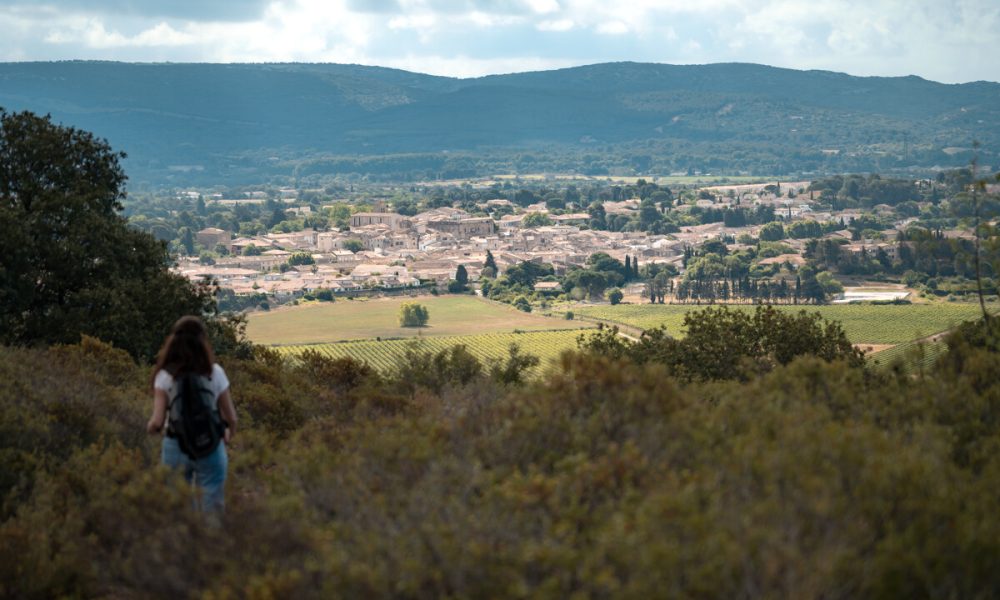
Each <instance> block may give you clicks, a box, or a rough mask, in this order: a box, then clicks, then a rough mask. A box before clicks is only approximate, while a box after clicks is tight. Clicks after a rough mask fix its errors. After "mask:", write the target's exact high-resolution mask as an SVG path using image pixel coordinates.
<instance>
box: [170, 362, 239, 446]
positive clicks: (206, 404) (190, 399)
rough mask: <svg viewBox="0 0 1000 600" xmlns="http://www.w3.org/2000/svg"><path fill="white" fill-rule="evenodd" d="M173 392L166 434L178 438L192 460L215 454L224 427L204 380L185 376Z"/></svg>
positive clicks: (209, 389)
mask: <svg viewBox="0 0 1000 600" xmlns="http://www.w3.org/2000/svg"><path fill="white" fill-rule="evenodd" d="M176 383H177V385H176V388H175V389H176V393H175V395H174V397H173V398H171V399H170V406H168V407H167V412H168V419H169V423H168V432H169V435H171V436H172V437H174V438H176V439H177V444H178V445H179V446H180V448H181V450H182V451H183V452H184V454H187V455H188V456H189V457H191V458H192V459H198V458H204V457H206V456H208V455H209V454H211V453H212V452H215V449H216V448H217V447H218V446H219V441H220V440H222V435H223V433H224V431H225V425H224V424H223V422H222V418H221V417H220V416H219V411H218V408H217V407H213V405H214V404H215V392H214V391H212V385H211V382H210V380H209V379H208V378H207V377H204V376H202V375H198V374H197V373H184V374H183V375H179V376H178V379H177V382H176Z"/></svg>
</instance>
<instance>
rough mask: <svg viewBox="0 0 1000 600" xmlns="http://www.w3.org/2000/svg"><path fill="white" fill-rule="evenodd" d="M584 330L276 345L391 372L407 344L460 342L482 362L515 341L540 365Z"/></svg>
mask: <svg viewBox="0 0 1000 600" xmlns="http://www.w3.org/2000/svg"><path fill="white" fill-rule="evenodd" d="M586 331H587V330H582V329H575V330H563V331H534V332H525V333H481V334H476V335H453V336H434V337H420V338H416V339H408V340H382V341H375V340H362V341H355V342H340V343H336V344H313V345H293V346H280V347H278V348H276V350H278V351H279V352H280V353H282V354H284V355H286V356H295V355H297V354H300V353H302V352H304V351H305V350H315V351H317V352H320V353H321V354H324V355H326V356H329V357H331V358H343V357H350V358H354V359H357V360H361V361H364V362H366V363H368V364H369V365H371V366H372V367H374V368H375V369H377V370H379V371H382V372H383V373H391V372H392V371H394V370H395V369H396V368H397V365H398V364H399V362H400V360H402V358H403V356H404V355H405V353H406V348H407V347H408V346H409V345H410V344H416V345H417V347H418V348H419V349H420V350H424V351H430V352H438V351H440V350H444V349H447V348H451V347H452V346H457V345H459V344H462V345H464V346H465V347H466V349H468V350H469V352H471V353H472V354H473V355H475V356H476V358H478V359H479V360H481V361H483V362H484V363H486V362H489V361H491V360H497V359H503V358H505V357H506V356H507V350H508V348H509V347H510V345H511V344H517V345H518V346H520V347H521V350H523V351H524V352H525V353H526V354H533V355H535V356H537V357H538V358H540V359H541V361H542V362H541V364H540V365H539V366H540V367H541V368H544V367H545V366H546V365H547V364H548V363H549V361H551V360H552V359H555V358H557V357H558V356H559V355H560V354H561V353H562V352H563V351H564V350H571V349H574V348H576V339H577V337H578V336H579V335H581V334H583V333H585V332H586Z"/></svg>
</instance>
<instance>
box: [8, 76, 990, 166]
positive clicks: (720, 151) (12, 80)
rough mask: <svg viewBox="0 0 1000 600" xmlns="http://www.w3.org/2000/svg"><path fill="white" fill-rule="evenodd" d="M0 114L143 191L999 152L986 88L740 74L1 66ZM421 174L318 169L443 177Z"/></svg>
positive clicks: (891, 162) (923, 159) (923, 160)
mask: <svg viewBox="0 0 1000 600" xmlns="http://www.w3.org/2000/svg"><path fill="white" fill-rule="evenodd" d="M0 106H2V107H4V108H6V109H7V110H32V111H35V112H39V113H51V114H52V115H53V118H54V119H55V120H57V121H59V122H62V123H64V124H67V125H73V126H77V127H80V128H83V129H88V130H91V131H94V132H95V133H96V134H97V135H99V136H101V137H105V138H107V139H108V140H109V141H110V142H111V144H112V145H113V146H114V147H115V148H116V149H121V150H124V151H125V152H126V153H128V154H129V156H130V158H129V159H128V162H127V163H126V167H127V169H128V171H129V174H130V176H131V177H132V178H133V180H134V181H139V182H146V183H151V184H154V185H170V184H177V183H180V182H181V180H182V179H183V174H184V173H187V175H188V176H189V178H192V179H199V178H200V179H204V180H206V181H210V180H213V179H215V180H218V181H220V182H223V181H228V182H234V181H239V182H245V183H250V182H252V181H253V180H255V179H256V180H258V181H259V180H273V179H279V180H284V181H286V182H288V181H291V180H292V179H294V177H295V173H296V172H297V171H296V167H297V166H300V165H301V164H302V162H303V161H313V162H315V161H316V160H324V159H328V158H331V157H352V158H355V159H359V158H371V157H379V156H385V155H389V156H392V155H412V154H421V155H428V159H430V158H431V155H436V154H440V153H442V152H445V153H449V154H453V155H456V156H458V155H460V156H463V157H465V159H467V160H466V162H469V161H472V160H474V159H475V157H480V156H484V155H485V156H487V157H488V159H486V160H484V161H479V162H480V163H481V164H479V166H477V167H476V168H475V169H473V170H475V171H477V172H478V173H479V174H488V172H489V171H494V172H499V171H506V172H510V171H517V170H518V169H519V168H520V167H519V166H518V165H517V163H516V157H517V156H518V155H519V154H521V153H524V152H536V153H541V154H542V155H543V156H542V157H541V158H542V162H543V164H542V165H541V166H542V167H544V168H546V169H549V170H554V169H568V170H571V171H572V170H574V168H576V169H583V167H580V166H579V165H580V164H581V161H583V160H584V155H588V154H589V155H593V154H594V153H595V149H596V151H597V152H598V153H599V154H600V156H598V157H597V160H596V163H599V164H597V166H596V167H594V166H593V165H594V164H595V160H594V159H593V156H592V157H591V162H590V163H589V164H591V166H592V167H593V168H591V171H593V173H592V174H605V173H612V172H614V173H625V172H631V173H633V174H646V172H649V173H652V172H654V171H656V172H670V171H677V170H689V171H690V170H695V171H706V170H713V171H717V172H733V173H735V172H760V173H763V172H768V173H770V174H781V173H782V172H788V173H791V172H833V171H849V170H866V169H867V170H871V169H874V168H879V169H882V170H893V169H896V170H900V169H904V170H905V169H910V170H920V169H933V168H936V167H939V166H948V165H954V164H962V161H965V162H967V161H968V160H969V158H970V156H971V150H970V149H969V147H970V146H971V142H972V140H973V139H977V140H979V141H980V142H982V148H981V149H980V153H981V156H982V157H983V158H984V159H985V160H986V161H987V162H988V161H991V160H994V157H995V156H997V155H998V154H997V151H998V148H1000V84H998V83H993V82H969V83H962V84H945V83H939V82H934V81H930V80H926V79H923V78H920V77H917V76H905V77H856V76H852V75H848V74H845V73H838V72H834V71H824V70H810V71H797V70H793V69H786V68H781V67H771V66H767V65H757V64H753V63H713V64H707V65H668V64H658V63H640V62H629V61H625V62H616V63H596V64H593V65H584V66H580V67H568V68H564V69H556V70H552V71H529V72H523V73H512V74H505V75H487V76H483V77H474V78H453V77H442V76H436V75H426V74H421V73H414V72H410V71H404V70H400V69H392V68H387V67H372V66H365V65H347V64H337V63H219V64H211V63H121V62H113V61H60V62H31V63H0ZM954 148H960V149H964V150H962V151H959V152H957V153H956V152H952V153H947V152H944V150H945V149H954ZM637 158H638V160H637ZM449 160H456V159H453V158H451V157H450V158H449ZM369 162H370V161H369ZM431 163H433V164H434V165H439V164H440V160H437V159H434V160H429V162H428V165H429V166H428V168H427V169H424V168H422V167H420V168H417V169H415V170H414V169H413V168H410V167H408V168H407V169H406V170H404V171H396V170H394V169H393V168H392V167H386V168H385V169H383V170H382V171H378V170H376V171H371V172H366V171H364V170H362V171H351V172H341V171H337V172H329V173H326V174H325V175H324V176H337V175H357V176H364V175H374V176H380V177H389V178H392V177H395V178H401V179H412V178H419V177H427V176H435V175H437V176H440V175H441V173H440V171H439V170H438V169H437V167H433V166H430V165H431ZM637 164H638V165H640V166H644V165H648V169H646V170H645V171H644V170H643V169H637V168H636V165H637ZM575 165H576V166H575ZM178 167H181V170H180V173H181V175H178ZM187 167H191V170H188V171H184V169H185V168H187ZM583 170H584V171H585V170H586V169H583ZM299 171H301V170H299Z"/></svg>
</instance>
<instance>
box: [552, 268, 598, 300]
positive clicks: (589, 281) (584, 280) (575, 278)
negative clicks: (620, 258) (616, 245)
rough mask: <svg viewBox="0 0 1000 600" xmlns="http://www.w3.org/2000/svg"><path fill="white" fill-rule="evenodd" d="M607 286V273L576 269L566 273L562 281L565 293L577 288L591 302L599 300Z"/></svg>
mask: <svg viewBox="0 0 1000 600" xmlns="http://www.w3.org/2000/svg"><path fill="white" fill-rule="evenodd" d="M609 285H610V283H609V281H608V273H607V272H603V271H595V270H593V269H576V270H573V271H570V272H569V273H567V274H566V277H565V278H564V279H563V288H565V289H566V291H571V290H572V289H573V288H579V289H581V290H583V291H584V292H585V293H586V295H587V296H588V297H589V298H590V299H592V300H599V299H600V298H601V296H602V295H603V294H604V290H606V289H608V286H609Z"/></svg>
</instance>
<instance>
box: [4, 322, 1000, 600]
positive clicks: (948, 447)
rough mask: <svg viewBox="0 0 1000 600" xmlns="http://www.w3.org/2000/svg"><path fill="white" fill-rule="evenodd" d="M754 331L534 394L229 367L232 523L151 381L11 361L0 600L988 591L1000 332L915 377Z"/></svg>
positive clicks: (113, 360) (727, 326)
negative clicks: (708, 362)
mask: <svg viewBox="0 0 1000 600" xmlns="http://www.w3.org/2000/svg"><path fill="white" fill-rule="evenodd" d="M734 314H736V313H734ZM768 318H769V319H770V318H774V317H773V315H772V317H768ZM767 323H770V325H768V324H767ZM994 323H995V321H994ZM762 324H763V325H764V326H766V327H769V328H770V330H771V331H773V332H774V333H775V334H776V335H784V334H783V333H781V332H784V333H785V334H793V332H795V331H798V332H799V333H798V334H794V336H796V337H795V339H798V340H799V342H796V343H795V344H789V345H786V346H784V348H785V349H786V350H790V351H793V352H792V353H791V354H787V353H781V352H779V353H778V354H773V353H772V352H773V349H771V350H769V349H768V347H766V346H765V347H760V348H757V349H754V347H753V346H746V347H745V348H746V350H745V351H746V352H749V353H750V354H746V355H742V358H741V357H740V356H736V363H735V364H747V365H749V364H753V365H756V367H755V368H754V369H752V370H750V371H742V373H743V375H742V376H741V377H740V379H728V378H727V376H726V374H725V373H722V372H717V371H715V370H714V369H715V367H714V366H709V370H706V371H701V374H702V375H703V376H708V377H710V379H709V380H707V381H706V382H704V383H697V381H698V380H699V379H698V378H695V379H689V377H687V376H688V375H692V374H694V373H696V372H698V371H697V370H698V369H699V368H700V367H699V365H698V363H697V362H692V363H690V364H688V365H687V366H686V367H684V369H685V370H682V371H680V372H678V373H680V374H685V376H684V377H678V375H677V374H674V371H673V369H674V367H670V366H668V365H669V364H673V363H672V362H670V361H671V360H672V359H669V357H667V356H666V355H664V356H660V355H655V354H649V355H646V356H645V358H644V360H643V362H642V364H640V363H638V362H636V360H634V359H633V358H629V355H630V352H626V353H625V354H623V355H622V358H618V359H616V358H612V357H611V355H612V354H614V353H615V349H614V348H611V347H609V346H607V345H602V343H601V342H602V340H601V337H600V336H598V337H596V338H594V343H593V344H591V349H590V350H589V351H587V352H584V353H576V354H567V355H565V356H564V357H563V358H562V361H561V363H560V364H559V365H558V366H556V367H554V368H552V369H551V370H550V371H549V372H548V374H547V376H546V377H544V378H542V379H541V380H539V381H538V382H536V383H529V384H519V383H518V378H517V377H516V374H517V372H518V371H519V369H520V367H518V365H510V364H508V365H507V367H508V368H506V369H503V368H502V369H495V370H491V371H489V372H487V371H483V370H481V369H478V368H477V367H476V365H477V364H478V363H476V361H475V360H474V359H470V357H469V356H468V355H465V354H463V353H462V352H460V351H459V352H449V353H445V354H443V355H438V356H437V357H435V356H431V355H427V356H425V357H423V358H421V357H413V362H411V363H410V364H411V365H417V367H416V368H415V369H414V368H408V367H407V366H406V365H407V363H401V364H400V371H399V372H398V373H396V374H394V375H390V376H387V377H380V376H377V375H376V374H374V373H372V372H371V371H370V370H367V369H365V368H364V367H363V366H362V365H359V364H358V363H355V362H353V361H350V360H331V359H327V358H323V357H320V356H318V355H315V354H311V355H307V359H306V360H305V361H302V362H300V363H297V365H296V366H290V365H288V364H284V363H282V362H281V361H280V360H278V359H277V358H276V357H275V356H273V355H271V354H269V353H267V352H262V351H259V350H258V351H257V358H256V359H254V360H240V359H236V358H233V357H231V356H229V357H224V358H223V359H222V360H223V364H224V365H225V368H226V370H227V372H228V373H229V374H230V378H231V380H232V386H233V388H232V389H233V393H234V396H235V398H236V403H237V406H238V408H239V411H240V414H241V421H240V423H241V430H240V432H239V434H238V436H237V439H236V442H235V445H234V447H233V448H232V449H231V476H230V484H229V489H228V509H227V513H226V516H225V519H224V522H223V523H222V525H221V527H214V526H212V525H211V524H209V523H207V522H205V521H203V520H202V519H201V517H200V516H199V515H197V514H196V513H193V512H192V511H191V509H190V504H189V492H188V490H187V489H186V488H185V487H184V486H183V485H180V482H179V479H178V478H177V477H175V476H171V475H169V474H168V473H166V472H164V471H162V470H161V469H159V468H157V467H155V466H154V465H155V464H156V462H157V451H156V445H157V442H158V440H153V439H148V438H146V437H145V434H144V433H143V423H144V421H145V418H146V415H147V411H148V410H149V402H150V399H149V389H148V388H149V368H148V367H147V366H144V365H137V364H136V363H134V362H133V361H132V359H131V358H130V357H129V356H128V355H127V354H125V353H124V352H121V351H118V350H115V349H113V348H111V347H109V346H107V345H104V344H102V343H99V342H97V341H94V340H91V339H85V340H84V341H83V343H81V344H79V345H75V346H62V347H53V348H49V349H36V350H24V349H14V348H0V427H2V435H0V455H2V456H3V458H4V460H3V461H0V493H2V494H3V497H4V502H3V512H2V514H0V595H3V596H6V597H39V598H42V597H56V596H76V597H121V596H133V595H142V596H145V597H168V596H169V597H178V596H187V595H206V596H211V597H244V596H253V597H297V598H310V597H331V596H334V597H339V596H348V597H358V596H363V597H401V596H402V597H413V598H432V597H434V598H436V597H442V596H450V597H525V596H533V597H538V596H544V597H567V596H571V595H581V596H616V597H662V596H670V597H678V598H687V597H712V598H717V597H777V596H802V597H821V596H822V597H830V598H855V597H885V598H898V597H979V596H990V595H992V593H993V591H995V590H996V589H997V588H998V586H1000V579H998V573H997V570H996V569H995V568H994V567H995V565H996V564H997V562H998V561H1000V517H998V515H1000V500H998V498H997V494H996V489H997V487H998V486H1000V447H998V442H997V440H1000V387H998V382H997V378H996V373H997V372H998V371H1000V353H998V350H1000V348H998V346H997V341H996V340H997V338H996V333H997V332H994V333H993V336H992V337H991V336H984V335H983V325H982V323H976V324H971V325H969V326H968V327H966V328H964V329H963V330H962V331H961V332H959V333H958V334H956V335H955V336H952V338H950V339H949V344H950V345H951V346H952V348H951V350H950V352H949V353H948V354H947V355H946V358H945V359H944V360H943V362H940V363H939V364H937V365H936V366H935V367H934V368H933V369H930V370H928V371H927V372H925V373H923V374H918V375H916V376H909V375H904V374H901V373H897V372H894V371H892V370H889V371H886V372H882V373H875V372H870V371H866V370H865V369H864V366H863V363H858V362H857V361H854V360H853V359H847V360H844V359H837V360H833V361H832V362H826V361H825V360H823V359H820V358H817V357H814V356H808V355H802V356H798V357H797V358H795V354H794V351H795V348H799V349H800V350H801V349H804V348H805V347H806V346H799V344H801V343H807V345H808V343H811V342H808V340H809V339H814V341H817V342H819V341H821V340H826V342H823V343H824V344H826V343H834V342H835V343H834V346H842V344H843V343H845V342H843V341H839V342H838V341H836V340H838V339H839V340H843V338H842V332H840V331H839V329H838V328H837V327H836V326H825V327H823V328H821V329H820V330H811V329H809V328H811V327H812V326H813V325H811V324H809V323H808V322H807V321H802V322H795V323H793V322H791V321H784V320H781V319H779V321H777V322H772V321H768V322H762ZM775 325H776V326H775ZM706 326H707V327H708V329H706V328H705V327H706ZM802 326H807V328H806V329H801V327H802ZM720 327H721V329H719V328H720ZM732 327H737V329H739V330H741V331H742V328H743V325H740V321H739V319H737V320H732V319H729V318H728V317H726V318H722V319H715V318H711V319H707V320H703V321H701V322H700V323H699V327H698V328H697V329H698V331H699V332H701V333H700V334H699V335H701V334H703V335H706V336H711V335H716V336H717V335H720V334H721V335H724V336H726V337H727V338H732V337H734V336H737V337H738V331H737V329H731V328H732ZM788 327H791V328H790V329H789V328H788ZM810 330H811V331H813V333H811V334H808V335H806V336H805V337H802V336H801V335H800V334H802V333H804V332H806V331H810ZM816 336H818V337H816ZM788 339H789V340H791V339H792V338H788ZM604 341H605V342H606V341H607V340H606V339H605V340H604ZM834 346H830V348H833V347H834ZM736 347H737V348H744V346H740V345H738V346H736ZM738 352H742V351H738ZM836 352H839V351H835V353H834V354H833V355H831V357H835V356H837V354H836ZM824 353H825V351H824ZM635 356H636V358H638V357H639V355H635ZM843 356H847V355H843ZM661 359H664V360H667V362H661ZM747 361H749V362H747ZM678 364H679V363H678ZM420 365H423V366H420ZM522 366H523V365H522ZM691 368H694V369H695V371H690V370H688V369H691ZM718 375H721V376H722V379H716V376H718ZM170 574H178V576H170ZM179 574H183V576H180V575H179Z"/></svg>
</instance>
